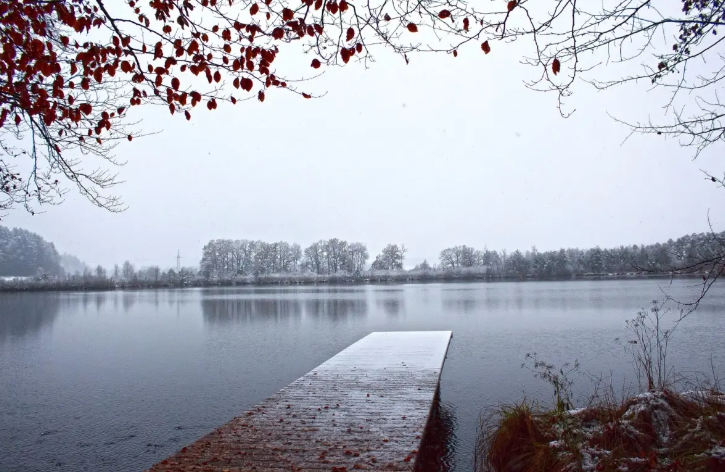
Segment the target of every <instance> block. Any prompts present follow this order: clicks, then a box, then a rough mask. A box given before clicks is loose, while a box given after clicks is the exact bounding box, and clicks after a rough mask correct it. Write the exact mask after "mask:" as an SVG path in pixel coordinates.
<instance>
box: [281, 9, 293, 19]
mask: <svg viewBox="0 0 725 472" xmlns="http://www.w3.org/2000/svg"><path fill="white" fill-rule="evenodd" d="M294 17H295V12H293V11H292V10H290V9H289V8H285V9H284V10H282V19H283V20H284V21H290V20H291V19H292V18H294Z"/></svg>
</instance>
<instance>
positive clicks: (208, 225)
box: [2, 45, 725, 267]
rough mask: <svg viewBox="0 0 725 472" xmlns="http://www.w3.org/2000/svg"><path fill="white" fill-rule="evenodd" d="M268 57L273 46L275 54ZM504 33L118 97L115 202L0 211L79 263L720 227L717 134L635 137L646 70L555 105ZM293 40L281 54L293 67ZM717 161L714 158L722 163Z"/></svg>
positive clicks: (75, 200)
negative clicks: (199, 98) (242, 95)
mask: <svg viewBox="0 0 725 472" xmlns="http://www.w3.org/2000/svg"><path fill="white" fill-rule="evenodd" d="M280 58H284V55H280ZM518 58H519V57H518V55H517V53H516V50H515V49H514V47H513V46H511V45H508V46H504V45H496V47H495V49H494V50H493V52H492V53H491V54H489V55H487V56H484V55H483V54H482V53H481V52H480V50H477V48H476V47H472V48H469V49H464V50H463V51H462V54H461V55H459V57H458V58H456V59H454V58H453V57H452V56H445V55H438V56H432V55H431V56H425V55H417V56H413V57H412V60H411V63H410V65H408V66H406V65H405V63H404V61H403V60H402V59H401V58H399V57H396V56H393V55H392V54H391V53H389V52H385V51H380V52H378V53H377V60H378V62H377V63H375V64H372V66H371V68H370V69H367V70H366V69H364V68H363V66H361V65H350V66H348V67H345V68H343V69H334V70H330V71H328V72H327V73H325V74H324V76H322V77H320V78H318V79H316V80H315V81H313V82H310V83H309V87H308V88H306V90H308V91H310V92H317V93H321V92H325V91H327V92H328V93H327V95H326V96H325V97H324V98H321V99H318V100H304V99H302V98H299V97H297V96H295V95H291V94H289V93H285V92H283V91H281V90H280V91H274V90H273V91H271V92H269V93H268V94H267V100H266V101H265V102H264V103H263V104H261V103H258V102H257V101H256V100H255V101H247V102H241V103H239V104H237V105H236V106H235V107H232V106H231V105H221V106H220V107H219V109H218V110H216V111H215V112H208V111H207V110H206V109H205V108H204V107H199V109H197V110H196V111H195V113H194V118H193V119H192V121H191V122H186V121H185V120H183V118H182V119H177V118H176V117H175V118H173V119H171V118H170V117H169V115H168V113H167V112H166V111H165V110H162V109H149V108H148V107H147V108H145V109H143V110H142V109H138V110H136V109H134V113H136V115H134V117H139V118H143V120H144V121H143V125H142V126H143V129H144V130H146V131H153V130H159V131H161V130H163V132H161V133H160V134H157V135H154V136H149V137H146V138H143V139H137V140H134V141H133V143H125V144H123V145H122V146H121V147H119V148H118V149H117V156H118V157H119V158H120V159H121V160H127V161H128V164H127V165H126V166H125V167H122V168H120V169H119V171H120V175H121V178H122V179H123V180H125V181H126V183H124V184H123V185H120V186H119V187H117V188H116V190H117V192H118V193H119V194H121V195H122V196H123V198H124V201H125V203H126V204H127V205H128V207H129V208H128V210H127V211H126V212H124V213H121V214H110V213H107V212H105V211H103V210H100V209H98V208H96V207H93V206H92V205H91V204H90V203H88V202H86V201H85V200H84V199H83V198H81V197H79V196H77V195H76V194H74V193H72V192H71V193H69V195H68V197H67V198H66V202H65V203H64V204H63V205H61V206H57V207H48V208H46V209H45V210H46V212H45V213H43V214H40V215H36V216H30V215H28V214H25V213H23V212H22V211H20V210H16V211H14V212H13V213H11V214H10V215H8V216H7V217H6V218H5V219H4V220H3V222H2V224H4V225H7V226H19V227H23V228H27V229H29V230H31V231H35V232H38V233H40V234H41V235H42V236H44V237H45V238H46V239H49V240H51V241H53V242H55V244H56V246H57V248H58V250H59V251H60V252H68V253H71V254H75V255H77V256H78V257H80V258H81V259H82V260H84V261H85V262H86V263H88V264H91V265H95V264H102V265H104V266H112V264H114V263H121V262H123V261H124V260H126V259H128V260H131V261H132V262H133V263H135V264H136V266H137V267H141V266H146V265H151V264H159V265H161V266H162V267H171V266H173V265H174V264H175V256H176V251H177V249H178V250H180V251H181V254H182V256H183V257H184V259H183V261H182V264H184V265H198V262H199V259H200V257H201V248H202V246H203V245H204V244H205V243H206V242H207V241H208V240H209V239H213V238H235V239H242V238H246V239H262V240H266V241H276V240H287V241H290V242H298V243H300V244H301V245H302V246H303V247H305V246H306V245H308V244H309V243H311V242H312V241H315V240H318V239H322V238H330V237H339V238H344V239H347V240H349V241H362V242H365V243H367V244H368V248H369V250H370V252H371V258H374V256H375V254H376V253H377V252H378V251H379V250H380V249H381V248H382V247H383V246H384V245H385V244H386V243H389V242H397V243H405V244H406V246H407V247H408V248H409V252H408V260H407V263H406V265H408V266H412V265H413V264H415V263H417V262H420V261H421V260H422V259H423V258H428V260H429V261H430V262H437V258H438V253H439V251H440V250H441V249H443V248H445V247H448V246H451V245H455V244H467V245H472V246H475V247H478V248H482V247H483V246H484V245H487V246H488V247H489V248H492V249H502V248H506V249H508V250H514V249H522V250H524V249H528V248H530V247H531V246H532V245H536V246H537V247H538V248H539V249H540V250H548V249H555V248H559V247H574V246H578V247H591V246H595V245H599V246H602V247H606V246H613V245H620V244H640V243H653V242H657V241H664V240H667V239H668V238H675V237H678V236H681V235H684V234H687V233H692V232H702V231H706V230H707V211H708V209H710V210H711V215H712V216H713V221H714V223H716V224H718V228H719V229H724V228H725V226H724V225H723V224H722V223H725V222H724V221H722V219H718V218H717V217H716V216H717V215H721V214H722V213H723V212H722V210H723V198H722V197H723V191H722V190H719V191H718V190H717V189H715V186H714V184H709V183H707V182H705V181H704V180H703V176H702V174H701V172H700V169H709V170H711V171H713V172H717V173H719V172H720V171H721V170H722V166H718V162H716V160H715V157H714V156H715V151H716V149H715V148H712V149H710V150H709V151H708V152H706V153H705V154H704V155H703V156H701V157H700V158H699V159H698V160H696V161H694V162H693V161H692V150H688V149H682V148H680V147H679V146H678V145H677V143H676V142H675V141H672V140H669V141H665V140H664V139H659V138H656V137H652V136H633V137H632V138H630V139H629V140H628V141H627V142H626V143H624V144H622V141H623V140H624V139H625V138H626V137H627V135H628V133H629V132H628V130H627V129H626V128H625V127H624V126H622V125H619V124H616V123H615V122H613V121H612V119H610V118H609V117H608V116H607V112H609V113H610V114H612V115H615V116H617V117H621V118H625V119H630V120H636V119H640V120H646V119H647V117H648V115H649V114H651V115H652V117H653V119H657V118H659V116H661V115H662V111H661V105H662V104H663V98H664V97H663V95H662V94H661V93H659V92H657V91H655V92H648V91H647V86H646V85H642V86H639V87H637V86H628V87H625V88H619V89H615V90H613V91H609V92H603V93H597V92H595V91H594V90H592V89H591V88H589V87H587V86H585V85H583V86H579V87H577V88H576V91H575V94H574V96H573V97H571V98H570V99H569V100H568V104H569V105H570V108H576V109H577V111H576V113H575V114H574V116H573V117H571V118H569V119H563V118H561V117H560V116H559V114H558V111H557V109H556V97H555V96H554V95H552V94H543V93H536V92H533V91H530V90H528V89H526V88H525V87H524V85H523V83H522V80H523V79H525V78H531V77H532V75H533V74H534V71H533V70H532V69H530V68H527V67H525V66H522V65H520V64H519V63H518ZM309 60H310V58H309V57H307V56H302V57H293V56H292V55H290V56H288V58H287V61H289V62H296V64H295V67H296V68H297V69H296V70H299V71H300V73H307V72H308V71H310V69H309ZM720 164H721V163H720Z"/></svg>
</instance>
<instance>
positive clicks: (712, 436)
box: [476, 390, 725, 472]
mask: <svg viewBox="0 0 725 472" xmlns="http://www.w3.org/2000/svg"><path fill="white" fill-rule="evenodd" d="M476 468H477V470H478V471H479V472H539V471H541V472H543V471H554V472H557V471H607V472H625V471H631V472H634V471H663V472H664V471H673V472H674V471H698V472H699V471H703V472H704V471H713V472H725V395H723V394H721V393H719V392H715V391H708V392H697V393H683V394H680V393H675V392H672V391H669V390H665V391H662V392H648V393H644V394H641V395H638V396H636V397H633V398H630V399H628V400H627V401H624V402H621V403H619V404H615V403H612V402H605V403H602V404H599V405H591V406H589V407H588V408H585V409H582V410H575V411H570V412H562V413H557V412H556V411H544V410H541V409H539V408H538V407H537V405H536V404H533V403H528V402H525V401H524V402H522V403H520V404H518V405H514V406H512V407H503V408H499V409H498V410H496V411H495V412H492V413H491V414H489V415H488V416H486V417H484V418H482V421H481V430H480V435H479V441H478V444H477V450H476Z"/></svg>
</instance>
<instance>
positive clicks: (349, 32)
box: [345, 27, 355, 41]
mask: <svg viewBox="0 0 725 472" xmlns="http://www.w3.org/2000/svg"><path fill="white" fill-rule="evenodd" d="M354 37H355V29H354V28H352V27H351V28H348V29H347V35H346V36H345V40H346V41H352V38H354Z"/></svg>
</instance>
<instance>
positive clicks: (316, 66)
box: [312, 59, 322, 69]
mask: <svg viewBox="0 0 725 472" xmlns="http://www.w3.org/2000/svg"><path fill="white" fill-rule="evenodd" d="M321 65H322V64H321V63H320V61H318V60H317V59H312V67H314V68H315V69H319V68H320V66H321Z"/></svg>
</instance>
